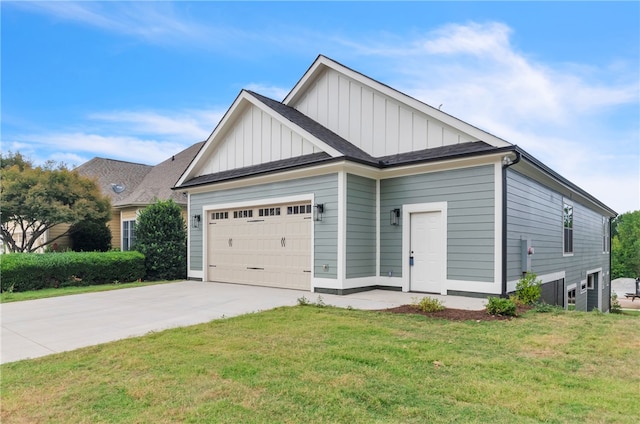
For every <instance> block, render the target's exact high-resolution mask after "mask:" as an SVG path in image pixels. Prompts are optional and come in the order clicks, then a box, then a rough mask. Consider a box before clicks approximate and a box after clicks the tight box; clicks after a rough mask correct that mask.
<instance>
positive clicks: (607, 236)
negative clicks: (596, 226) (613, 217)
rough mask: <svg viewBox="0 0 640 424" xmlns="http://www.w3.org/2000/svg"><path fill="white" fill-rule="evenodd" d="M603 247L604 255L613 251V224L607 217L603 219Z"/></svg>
mask: <svg viewBox="0 0 640 424" xmlns="http://www.w3.org/2000/svg"><path fill="white" fill-rule="evenodd" d="M602 247H603V249H602V253H603V254H607V253H609V252H610V251H611V223H610V222H609V218H607V217H606V216H603V217H602Z"/></svg>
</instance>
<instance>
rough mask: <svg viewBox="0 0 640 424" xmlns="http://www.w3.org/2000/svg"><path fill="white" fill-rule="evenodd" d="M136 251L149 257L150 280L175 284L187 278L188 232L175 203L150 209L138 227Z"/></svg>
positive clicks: (151, 206) (155, 204)
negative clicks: (167, 281) (176, 281)
mask: <svg viewBox="0 0 640 424" xmlns="http://www.w3.org/2000/svg"><path fill="white" fill-rule="evenodd" d="M135 232H136V241H135V245H134V246H133V248H134V249H135V250H137V251H139V252H141V253H142V254H144V256H145V266H146V268H147V275H146V278H147V279H149V280H175V279H181V278H186V276H187V229H186V226H185V222H184V220H183V219H182V210H181V208H180V206H179V205H178V204H177V203H175V202H174V201H173V200H158V201H157V202H156V203H154V204H153V205H149V206H147V207H146V208H145V209H144V210H143V211H142V212H141V213H140V215H139V216H138V220H137V221H136V224H135Z"/></svg>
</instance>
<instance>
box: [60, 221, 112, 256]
mask: <svg viewBox="0 0 640 424" xmlns="http://www.w3.org/2000/svg"><path fill="white" fill-rule="evenodd" d="M69 237H70V238H71V248H72V249H73V250H74V251H75V252H106V251H107V250H109V249H111V229H110V228H109V227H108V226H107V224H106V222H96V221H82V222H78V223H77V224H74V225H73V226H72V228H71V233H70V236H69Z"/></svg>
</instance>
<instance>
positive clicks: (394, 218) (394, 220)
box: [389, 209, 400, 225]
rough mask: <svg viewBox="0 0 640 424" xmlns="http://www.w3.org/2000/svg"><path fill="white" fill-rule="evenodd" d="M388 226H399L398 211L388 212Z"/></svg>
mask: <svg viewBox="0 0 640 424" xmlns="http://www.w3.org/2000/svg"><path fill="white" fill-rule="evenodd" d="M389 224H391V225H400V209H391V211H390V212H389Z"/></svg>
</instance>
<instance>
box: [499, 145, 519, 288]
mask: <svg viewBox="0 0 640 424" xmlns="http://www.w3.org/2000/svg"><path fill="white" fill-rule="evenodd" d="M512 151H513V153H515V155H516V157H515V159H514V160H512V161H504V162H503V163H502V293H501V297H503V298H506V297H507V168H509V167H510V166H513V165H515V164H517V163H518V162H520V159H522V155H521V154H520V152H519V151H517V150H512ZM506 157H507V156H505V158H506Z"/></svg>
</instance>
